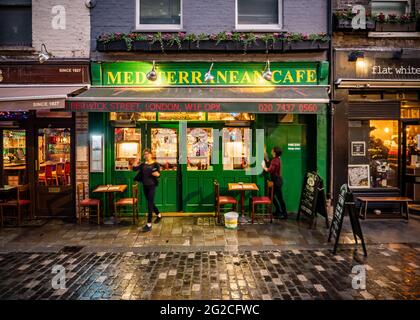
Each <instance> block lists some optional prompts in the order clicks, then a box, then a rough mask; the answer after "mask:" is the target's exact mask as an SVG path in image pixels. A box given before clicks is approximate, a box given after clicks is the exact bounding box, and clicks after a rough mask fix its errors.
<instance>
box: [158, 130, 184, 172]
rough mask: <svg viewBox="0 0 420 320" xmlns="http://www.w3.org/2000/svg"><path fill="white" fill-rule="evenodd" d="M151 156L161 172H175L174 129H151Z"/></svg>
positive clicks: (176, 136)
mask: <svg viewBox="0 0 420 320" xmlns="http://www.w3.org/2000/svg"><path fill="white" fill-rule="evenodd" d="M152 155H153V157H154V158H155V159H156V162H158V163H159V164H160V165H161V169H162V170H176V169H177V164H178V135H177V132H176V129H166V128H152Z"/></svg>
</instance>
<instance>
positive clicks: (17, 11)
mask: <svg viewBox="0 0 420 320" xmlns="http://www.w3.org/2000/svg"><path fill="white" fill-rule="evenodd" d="M0 30H1V32H0V45H17V46H30V45H31V42H32V11H31V7H15V6H10V7H6V6H5V7H3V6H0Z"/></svg>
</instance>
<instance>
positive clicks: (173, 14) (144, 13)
mask: <svg viewBox="0 0 420 320" xmlns="http://www.w3.org/2000/svg"><path fill="white" fill-rule="evenodd" d="M139 22H140V24H175V25H177V24H181V0H159V1H156V0H140V21H139Z"/></svg>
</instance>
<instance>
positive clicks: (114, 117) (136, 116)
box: [110, 112, 156, 121]
mask: <svg viewBox="0 0 420 320" xmlns="http://www.w3.org/2000/svg"><path fill="white" fill-rule="evenodd" d="M110 120H111V121H118V120H124V121H156V113H155V112H111V114H110Z"/></svg>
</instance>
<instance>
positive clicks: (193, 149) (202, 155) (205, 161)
mask: <svg viewBox="0 0 420 320" xmlns="http://www.w3.org/2000/svg"><path fill="white" fill-rule="evenodd" d="M212 148H213V130H212V129H211V128H188V129H187V157H188V158H187V168H188V170H211V169H212V167H211V162H210V159H211V154H212Z"/></svg>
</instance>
